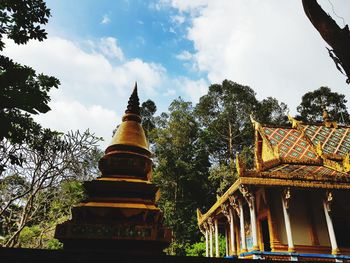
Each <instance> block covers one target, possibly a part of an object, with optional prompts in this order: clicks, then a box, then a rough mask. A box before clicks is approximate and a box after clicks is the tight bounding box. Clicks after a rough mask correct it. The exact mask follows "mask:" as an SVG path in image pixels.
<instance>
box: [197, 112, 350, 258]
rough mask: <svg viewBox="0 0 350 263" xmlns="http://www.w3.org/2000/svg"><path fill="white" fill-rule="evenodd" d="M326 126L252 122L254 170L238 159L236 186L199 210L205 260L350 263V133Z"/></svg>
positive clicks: (326, 120) (326, 118)
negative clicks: (222, 243) (222, 248)
mask: <svg viewBox="0 0 350 263" xmlns="http://www.w3.org/2000/svg"><path fill="white" fill-rule="evenodd" d="M323 119H324V121H323V122H319V123H304V122H301V121H298V120H296V119H294V118H292V117H289V120H290V122H291V125H290V126H270V125H264V124H261V123H258V122H256V121H255V120H253V119H252V123H253V126H254V129H255V167H254V168H253V169H248V168H247V167H246V165H245V161H244V159H243V158H241V157H240V156H237V158H236V169H237V172H238V178H237V180H236V181H235V182H233V184H232V185H231V187H230V188H229V189H228V190H227V191H226V192H225V193H224V194H223V195H222V196H220V197H218V199H217V201H216V203H215V204H213V206H212V207H211V208H210V209H209V210H208V211H207V212H206V213H203V214H202V213H201V212H200V211H199V210H197V217H198V225H199V228H200V230H201V232H202V233H203V234H204V236H205V240H206V255H207V256H208V257H213V256H215V257H219V256H228V257H238V258H253V259H265V260H271V259H273V260H291V261H297V260H298V261H323V262H325V261H328V262H350V204H349V200H350V127H349V126H341V125H338V124H337V123H336V122H334V121H331V120H330V118H329V116H328V113H327V112H326V111H325V112H324V114H323ZM220 234H222V235H224V236H225V237H226V254H225V255H220V253H219V251H220V250H219V248H220V243H219V235H220Z"/></svg>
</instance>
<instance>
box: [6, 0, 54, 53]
mask: <svg viewBox="0 0 350 263" xmlns="http://www.w3.org/2000/svg"><path fill="white" fill-rule="evenodd" d="M49 16H50V9H48V8H47V7H46V4H45V2H44V1H43V0H2V1H1V2H0V22H1V30H0V50H2V49H3V48H4V46H5V43H4V42H3V40H2V38H3V35H6V36H7V37H8V38H10V39H13V40H14V41H15V43H17V44H25V43H27V42H28V40H30V39H38V40H39V41H42V40H43V39H45V38H46V32H45V30H44V29H42V28H41V25H45V24H46V23H47V22H48V18H49Z"/></svg>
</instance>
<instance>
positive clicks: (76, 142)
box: [0, 131, 100, 247]
mask: <svg viewBox="0 0 350 263" xmlns="http://www.w3.org/2000/svg"><path fill="white" fill-rule="evenodd" d="M49 135H50V136H52V137H48V136H47V134H46V133H43V132H42V133H41V136H39V137H37V139H36V141H35V142H36V143H37V144H38V146H36V147H31V146H29V145H25V144H19V145H14V144H11V143H9V142H8V140H3V141H2V142H1V144H2V146H3V147H4V148H9V149H8V150H7V151H6V152H11V151H12V150H11V149H12V148H17V149H16V151H17V152H18V153H20V155H21V156H22V160H23V162H22V163H21V164H20V165H18V164H17V163H11V161H9V163H7V164H6V165H7V169H6V171H5V172H3V174H2V175H1V176H0V219H1V220H0V222H1V226H0V231H1V232H0V235H2V236H3V237H4V240H3V244H2V245H3V246H6V247H16V246H20V245H21V244H20V243H21V239H20V237H21V233H22V231H23V230H24V229H26V231H27V232H28V230H29V228H30V227H32V226H41V227H42V229H41V232H40V233H41V236H42V235H43V234H44V233H45V231H46V230H50V227H48V226H51V227H52V225H53V222H52V221H51V223H50V224H48V222H50V218H51V220H55V219H56V220H58V219H59V213H57V211H56V212H55V213H51V212H50V211H52V210H54V208H55V207H57V204H58V203H57V202H66V204H62V203H61V208H62V211H65V212H67V210H68V208H67V205H68V204H72V202H68V201H67V200H66V199H65V198H64V197H63V196H62V195H61V193H62V185H64V184H65V183H66V182H67V181H70V180H73V179H74V180H79V179H86V178H88V176H90V178H91V176H94V174H91V173H94V172H95V171H96V168H92V169H91V167H95V166H96V163H92V161H91V160H95V159H96V158H95V157H96V156H95V155H96V152H97V150H96V147H97V146H96V143H98V142H99V141H100V139H99V138H97V137H95V136H94V135H93V134H91V133H90V132H89V131H86V132H84V133H82V134H81V133H80V132H79V131H78V132H75V133H73V132H70V133H68V134H65V135H63V134H60V133H57V132H56V133H52V132H50V133H49ZM39 145H40V147H39ZM6 152H4V153H3V152H1V153H0V154H4V155H6ZM5 157H6V156H5ZM0 160H4V158H3V156H0ZM95 176H96V175H95ZM64 207H65V209H63V208H64ZM56 210H57V209H56ZM61 214H62V213H61ZM39 229H40V228H39ZM32 230H35V228H34V229H32Z"/></svg>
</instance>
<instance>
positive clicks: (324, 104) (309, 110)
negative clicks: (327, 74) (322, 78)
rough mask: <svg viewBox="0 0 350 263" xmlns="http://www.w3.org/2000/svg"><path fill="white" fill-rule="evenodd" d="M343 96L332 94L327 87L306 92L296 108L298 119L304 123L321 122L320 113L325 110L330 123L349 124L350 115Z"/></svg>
mask: <svg viewBox="0 0 350 263" xmlns="http://www.w3.org/2000/svg"><path fill="white" fill-rule="evenodd" d="M346 102H347V100H346V99H345V95H343V94H339V93H337V92H332V91H331V89H330V88H328V87H321V88H319V89H317V90H314V91H310V92H307V93H305V94H304V95H303V97H302V99H301V103H300V105H299V106H298V107H297V111H298V112H299V114H300V115H299V116H298V118H299V119H301V120H302V121H304V122H317V121H322V113H323V111H324V109H327V111H328V114H329V117H330V119H331V120H332V121H337V122H338V123H341V124H349V123H350V115H349V113H348V110H347V107H346Z"/></svg>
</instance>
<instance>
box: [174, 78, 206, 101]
mask: <svg viewBox="0 0 350 263" xmlns="http://www.w3.org/2000/svg"><path fill="white" fill-rule="evenodd" d="M174 82H175V86H177V89H178V90H180V91H182V93H183V94H185V98H186V99H190V100H191V101H192V102H193V103H198V101H199V98H200V97H202V96H203V95H205V94H206V93H207V92H208V86H209V83H208V82H207V81H206V80H204V79H199V80H191V79H188V78H185V77H179V78H177V79H175V80H174Z"/></svg>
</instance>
